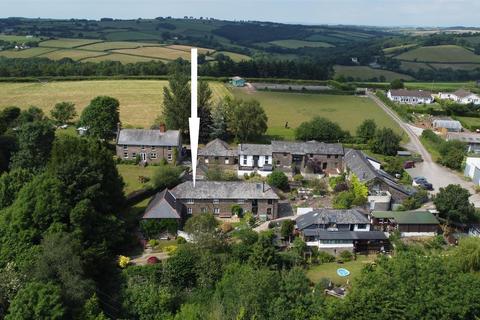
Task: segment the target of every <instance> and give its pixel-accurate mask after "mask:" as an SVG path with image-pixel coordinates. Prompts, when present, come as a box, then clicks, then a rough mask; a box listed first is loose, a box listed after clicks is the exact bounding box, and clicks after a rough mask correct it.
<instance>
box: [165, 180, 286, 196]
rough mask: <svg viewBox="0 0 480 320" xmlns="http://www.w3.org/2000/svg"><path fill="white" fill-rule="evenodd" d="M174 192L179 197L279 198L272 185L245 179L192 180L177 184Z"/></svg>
mask: <svg viewBox="0 0 480 320" xmlns="http://www.w3.org/2000/svg"><path fill="white" fill-rule="evenodd" d="M171 192H172V194H173V195H174V196H175V198H177V199H235V200H237V199H259V200H260V199H273V200H275V199H277V200H278V199H279V197H278V195H277V194H276V193H275V191H273V189H272V187H270V186H269V185H268V184H266V183H265V184H263V183H252V182H244V181H197V183H196V185H195V188H194V187H193V182H192V181H186V182H184V183H182V184H179V185H178V186H176V187H175V188H174V189H173V190H172V191H171Z"/></svg>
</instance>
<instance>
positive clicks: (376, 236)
mask: <svg viewBox="0 0 480 320" xmlns="http://www.w3.org/2000/svg"><path fill="white" fill-rule="evenodd" d="M303 235H305V236H315V237H318V239H320V240H386V239H387V236H386V235H385V233H383V232H381V231H327V230H322V229H305V230H303Z"/></svg>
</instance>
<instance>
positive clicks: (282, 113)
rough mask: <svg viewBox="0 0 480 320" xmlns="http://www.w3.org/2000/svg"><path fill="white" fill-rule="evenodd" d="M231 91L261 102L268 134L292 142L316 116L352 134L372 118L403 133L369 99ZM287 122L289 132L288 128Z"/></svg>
mask: <svg viewBox="0 0 480 320" xmlns="http://www.w3.org/2000/svg"><path fill="white" fill-rule="evenodd" d="M232 92H233V94H234V96H235V97H237V98H241V99H246V100H248V99H256V100H258V101H259V102H260V104H261V105H262V107H263V108H264V109H265V112H266V113H267V116H268V131H267V134H268V135H270V136H271V137H272V138H275V139H290V140H293V139H294V138H295V132H294V129H295V128H296V127H298V126H299V125H300V124H301V123H302V122H304V121H309V120H311V119H312V118H313V117H315V116H321V117H325V118H327V119H330V120H332V121H334V122H337V123H338V124H339V125H340V126H341V127H342V128H343V129H344V130H348V131H350V133H351V134H352V135H354V134H355V130H356V129H357V127H358V126H359V125H360V124H361V123H362V122H363V121H364V120H365V119H373V120H375V122H376V123H377V125H378V126H380V127H388V128H392V129H393V130H394V131H395V132H397V133H398V134H403V132H402V130H401V129H400V127H399V126H398V125H397V123H396V122H394V121H393V120H392V119H391V118H390V117H389V116H388V115H387V114H386V113H385V112H384V111H383V110H382V109H381V108H380V107H379V106H377V105H376V104H375V103H374V102H373V101H372V100H370V99H368V98H366V97H357V96H343V95H326V94H307V93H287V92H271V91H256V92H253V93H252V92H249V91H247V90H245V89H232ZM286 122H288V126H289V128H288V129H286V128H285V123H286Z"/></svg>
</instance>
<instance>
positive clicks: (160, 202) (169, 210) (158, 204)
mask: <svg viewBox="0 0 480 320" xmlns="http://www.w3.org/2000/svg"><path fill="white" fill-rule="evenodd" d="M175 208H176V205H175V197H174V196H173V195H172V194H171V193H170V191H168V190H167V189H165V190H163V191H162V192H159V193H157V194H156V195H155V197H154V198H153V200H152V201H150V203H149V204H148V207H147V209H146V210H145V213H144V214H143V219H180V215H179V214H178V212H177V210H176V209H175Z"/></svg>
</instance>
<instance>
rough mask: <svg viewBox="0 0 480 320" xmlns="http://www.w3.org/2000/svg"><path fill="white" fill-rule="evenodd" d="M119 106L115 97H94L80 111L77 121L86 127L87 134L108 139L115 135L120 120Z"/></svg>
mask: <svg viewBox="0 0 480 320" xmlns="http://www.w3.org/2000/svg"><path fill="white" fill-rule="evenodd" d="M119 106H120V103H119V102H118V100H117V99H115V98H112V97H107V96H99V97H96V98H94V99H93V100H92V101H90V104H89V105H88V106H87V107H86V108H85V109H84V110H83V111H82V115H81V116H80V122H79V123H80V125H81V126H83V127H86V128H88V130H87V134H88V135H90V136H93V137H96V138H99V139H105V140H109V139H111V138H112V137H114V136H115V133H116V130H117V127H118V123H119V122H120V114H119V111H118V110H119Z"/></svg>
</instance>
